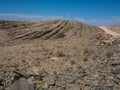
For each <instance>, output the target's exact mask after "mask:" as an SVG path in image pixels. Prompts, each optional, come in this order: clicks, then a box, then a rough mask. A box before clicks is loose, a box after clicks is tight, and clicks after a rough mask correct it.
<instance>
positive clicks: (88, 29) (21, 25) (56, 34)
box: [0, 20, 103, 41]
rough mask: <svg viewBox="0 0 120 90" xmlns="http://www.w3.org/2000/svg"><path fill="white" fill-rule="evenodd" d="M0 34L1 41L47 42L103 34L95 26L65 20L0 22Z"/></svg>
mask: <svg viewBox="0 0 120 90" xmlns="http://www.w3.org/2000/svg"><path fill="white" fill-rule="evenodd" d="M0 29H1V32H0V33H4V34H2V36H1V37H2V38H1V39H3V40H14V41H17V40H27V41H29V40H34V39H41V40H48V39H61V38H64V39H71V38H91V37H92V36H93V35H95V34H98V33H103V31H102V30H101V29H99V28H98V27H95V26H91V25H86V24H83V23H79V22H73V21H66V20H53V21H40V22H15V21H0Z"/></svg>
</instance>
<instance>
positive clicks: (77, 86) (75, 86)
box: [71, 83, 81, 90]
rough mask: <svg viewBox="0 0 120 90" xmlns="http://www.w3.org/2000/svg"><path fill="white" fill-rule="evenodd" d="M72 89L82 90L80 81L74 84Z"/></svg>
mask: <svg viewBox="0 0 120 90" xmlns="http://www.w3.org/2000/svg"><path fill="white" fill-rule="evenodd" d="M71 90H81V88H80V85H79V84H78V83H76V84H74V85H73V86H72V88H71Z"/></svg>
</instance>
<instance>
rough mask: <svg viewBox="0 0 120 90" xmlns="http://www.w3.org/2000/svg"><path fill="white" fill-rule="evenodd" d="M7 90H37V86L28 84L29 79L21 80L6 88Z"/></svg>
mask: <svg viewBox="0 0 120 90" xmlns="http://www.w3.org/2000/svg"><path fill="white" fill-rule="evenodd" d="M5 90H35V86H34V85H33V84H28V82H27V79H25V78H20V79H19V80H17V81H15V82H14V83H13V84H12V85H11V86H10V87H8V88H5Z"/></svg>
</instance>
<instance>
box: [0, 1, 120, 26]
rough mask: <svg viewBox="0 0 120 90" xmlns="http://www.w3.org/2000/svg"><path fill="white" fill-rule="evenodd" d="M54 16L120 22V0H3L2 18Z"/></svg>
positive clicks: (49, 17)
mask: <svg viewBox="0 0 120 90" xmlns="http://www.w3.org/2000/svg"><path fill="white" fill-rule="evenodd" d="M51 19H67V20H75V21H80V22H84V23H88V24H92V25H111V24H120V0H0V20H27V21H29V20H30V21H31V20H33V21H34V20H35V21H36V20H51Z"/></svg>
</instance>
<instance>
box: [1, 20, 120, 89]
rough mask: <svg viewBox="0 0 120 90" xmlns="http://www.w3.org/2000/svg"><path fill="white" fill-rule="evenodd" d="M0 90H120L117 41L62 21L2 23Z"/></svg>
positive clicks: (119, 41) (96, 29)
mask: <svg viewBox="0 0 120 90" xmlns="http://www.w3.org/2000/svg"><path fill="white" fill-rule="evenodd" d="M0 90H120V38H119V37H114V36H112V35H109V34H106V33H105V31H104V30H102V29H100V28H99V27H96V26H91V25H87V24H83V23H80V22H73V21H66V20H51V21H39V22H17V21H0Z"/></svg>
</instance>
